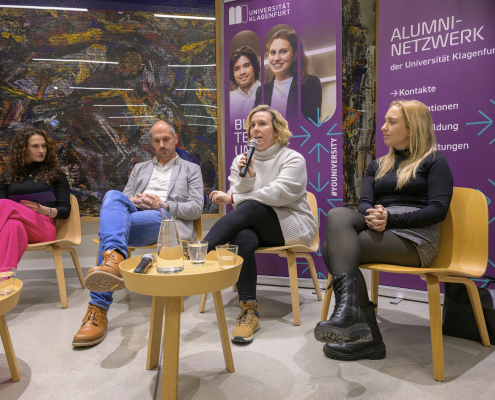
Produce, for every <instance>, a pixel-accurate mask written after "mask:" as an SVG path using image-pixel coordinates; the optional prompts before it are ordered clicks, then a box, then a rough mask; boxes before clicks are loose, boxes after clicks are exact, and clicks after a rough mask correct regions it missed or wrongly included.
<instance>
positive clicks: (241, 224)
mask: <svg viewBox="0 0 495 400" xmlns="http://www.w3.org/2000/svg"><path fill="white" fill-rule="evenodd" d="M204 240H206V241H207V242H208V252H209V251H211V250H215V247H216V246H218V245H220V244H226V243H230V244H236V245H237V246H238V254H239V255H240V256H241V257H242V258H243V259H244V263H243V264H242V268H241V274H240V275H239V281H238V282H237V292H238V293H239V300H240V301H248V300H255V299H256V282H257V279H258V271H257V269H256V258H255V255H254V251H255V250H256V249H257V248H258V247H260V246H261V247H276V246H283V245H284V244H285V240H284V235H283V234H282V229H281V228H280V222H279V221H278V217H277V213H276V212H275V210H274V209H273V208H272V207H270V206H267V205H265V204H262V203H260V202H258V201H256V200H248V201H245V202H244V203H242V204H240V205H239V206H237V207H236V208H234V210H232V211H231V212H229V213H228V214H226V215H224V216H223V217H222V218H220V219H219V220H218V221H217V222H216V223H215V225H213V227H212V228H211V230H210V232H208V235H206V237H205V238H204Z"/></svg>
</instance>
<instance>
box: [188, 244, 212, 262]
mask: <svg viewBox="0 0 495 400" xmlns="http://www.w3.org/2000/svg"><path fill="white" fill-rule="evenodd" d="M187 248H188V250H189V260H190V261H191V262H192V263H193V264H195V265H200V264H204V263H205V261H206V254H207V253H208V242H206V241H204V240H193V241H191V242H188V243H187Z"/></svg>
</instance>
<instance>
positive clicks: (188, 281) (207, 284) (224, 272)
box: [120, 251, 243, 400]
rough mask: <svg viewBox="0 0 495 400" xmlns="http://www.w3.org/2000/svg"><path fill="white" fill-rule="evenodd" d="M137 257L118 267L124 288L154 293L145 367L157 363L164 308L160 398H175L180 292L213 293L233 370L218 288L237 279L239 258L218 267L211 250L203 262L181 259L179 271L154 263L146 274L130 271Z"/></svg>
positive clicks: (176, 389)
mask: <svg viewBox="0 0 495 400" xmlns="http://www.w3.org/2000/svg"><path fill="white" fill-rule="evenodd" d="M153 257H155V260H156V253H154V254H153ZM140 261H141V256H137V257H132V258H129V259H127V260H125V261H123V262H121V263H120V270H121V274H122V277H123V278H124V282H125V286H126V288H127V289H129V290H130V291H131V292H135V293H140V294H144V295H148V296H153V297H152V301H151V320H150V333H149V339H148V356H147V360H146V369H153V368H156V367H157V366H158V361H159V357H160V344H161V335H162V325H163V313H164V309H165V331H164V343H163V367H162V370H163V372H162V399H167V400H168V399H176V398H177V392H178V377H179V344H180V314H181V299H182V296H192V295H197V294H203V293H209V292H212V293H213V300H214V303H215V310H216V314H217V322H218V329H219V331H220V339H221V342H222V348H223V355H224V359H225V366H226V367H227V370H228V371H229V372H234V360H233V359H232V351H231V348H230V340H229V334H228V331H227V321H226V319H225V311H224V308H223V301H222V294H221V290H222V289H225V288H228V287H231V286H232V285H234V284H235V283H237V280H238V279H239V273H240V272H241V266H242V262H243V260H242V258H241V257H239V256H238V257H237V260H236V265H235V266H234V267H232V268H229V269H220V268H219V266H218V263H217V255H216V253H215V252H214V251H211V252H210V253H209V254H208V257H207V259H206V262H205V264H203V265H193V264H192V263H191V262H190V261H188V260H184V271H181V272H178V273H174V274H160V273H158V272H157V271H156V265H155V264H153V266H152V267H151V268H150V269H149V270H148V272H147V273H146V274H144V275H143V274H134V273H133V272H132V271H134V269H135V268H136V267H137V265H138V264H139V262H140Z"/></svg>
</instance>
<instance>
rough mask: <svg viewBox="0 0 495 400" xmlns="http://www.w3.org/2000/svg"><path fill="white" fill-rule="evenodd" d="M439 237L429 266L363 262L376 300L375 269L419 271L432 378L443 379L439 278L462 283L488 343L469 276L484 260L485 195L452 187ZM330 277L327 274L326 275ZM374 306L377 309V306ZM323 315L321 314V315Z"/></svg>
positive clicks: (477, 272) (482, 269) (481, 267)
mask: <svg viewBox="0 0 495 400" xmlns="http://www.w3.org/2000/svg"><path fill="white" fill-rule="evenodd" d="M440 232H441V239H440V249H439V252H438V256H437V258H436V259H435V261H434V262H433V264H432V265H431V266H430V267H429V268H409V267H403V266H400V265H388V264H365V265H360V268H364V269H369V270H371V301H373V303H376V304H378V278H379V272H380V271H383V272H394V273H398V274H412V275H420V276H421V277H422V278H423V279H424V280H426V286H427V288H428V303H429V308H430V330H431V342H432V343H431V345H432V353H433V369H434V376H435V380H437V381H443V380H444V379H445V372H444V358H443V338H442V316H441V312H440V310H441V307H440V286H439V282H457V283H463V284H464V285H466V288H467V290H468V293H469V298H470V300H471V305H472V306H473V311H474V315H475V316H476V322H477V324H478V329H479V331H480V335H481V340H482V343H483V345H484V346H490V339H489V337H488V331H487V329H486V324H485V318H484V316H483V310H482V308H481V302H480V296H479V292H478V289H477V287H476V284H475V283H474V282H473V281H472V280H471V279H469V278H479V277H480V276H483V274H484V273H485V271H486V267H487V262H488V205H487V202H486V199H485V196H484V195H483V194H482V193H481V192H479V191H477V190H474V189H467V188H458V187H456V188H454V195H453V197H452V202H451V203H450V208H449V212H448V214H447V218H446V219H445V221H443V222H442V223H441V225H440ZM329 279H330V278H329ZM330 297H331V291H327V293H326V294H325V302H324V307H323V308H324V310H325V306H326V307H327V312H326V313H325V315H323V312H322V320H323V319H326V316H327V313H328V305H329V304H330ZM377 310H378V309H377ZM323 317H324V318H323Z"/></svg>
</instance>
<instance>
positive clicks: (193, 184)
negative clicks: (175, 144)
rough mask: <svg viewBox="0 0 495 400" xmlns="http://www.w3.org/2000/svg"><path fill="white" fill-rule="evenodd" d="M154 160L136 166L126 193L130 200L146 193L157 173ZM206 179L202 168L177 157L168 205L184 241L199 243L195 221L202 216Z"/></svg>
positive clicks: (125, 190)
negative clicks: (204, 180) (155, 172)
mask: <svg viewBox="0 0 495 400" xmlns="http://www.w3.org/2000/svg"><path fill="white" fill-rule="evenodd" d="M154 167H155V166H154V164H153V160H150V161H145V162H142V163H139V164H136V165H135V166H134V168H133V169H132V172H131V175H130V176H129V181H128V182H127V185H126V187H125V189H124V194H125V195H126V196H127V197H128V198H131V197H135V196H136V194H137V193H143V191H144V189H145V188H146V186H147V185H148V182H149V180H150V178H151V174H152V173H153V169H154ZM203 192H204V186H203V176H202V175H201V168H200V167H199V165H196V164H193V163H192V162H189V161H186V160H183V159H182V158H180V157H179V155H178V154H177V164H175V166H174V167H173V169H172V175H171V176H170V185H169V187H168V196H167V204H168V205H169V207H170V215H175V217H176V221H177V225H178V226H179V232H180V237H181V239H183V240H192V239H196V233H195V231H194V226H193V220H195V219H197V218H199V217H200V216H201V214H202V212H203V204H204V199H203Z"/></svg>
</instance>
